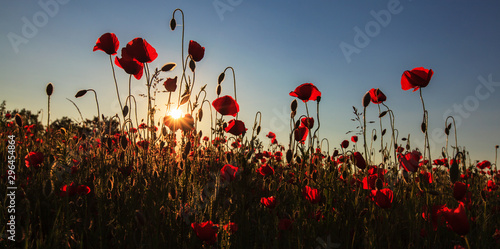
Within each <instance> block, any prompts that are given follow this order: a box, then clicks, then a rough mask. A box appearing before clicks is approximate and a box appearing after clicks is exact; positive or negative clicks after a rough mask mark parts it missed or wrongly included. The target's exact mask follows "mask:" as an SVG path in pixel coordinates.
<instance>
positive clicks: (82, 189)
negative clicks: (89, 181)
mask: <svg viewBox="0 0 500 249" xmlns="http://www.w3.org/2000/svg"><path fill="white" fill-rule="evenodd" d="M60 191H61V192H60V193H59V196H74V195H87V194H88V193H90V188H89V187H88V186H86V185H76V184H75V183H74V182H72V183H71V184H70V185H69V186H68V185H64V186H62V187H61V188H60Z"/></svg>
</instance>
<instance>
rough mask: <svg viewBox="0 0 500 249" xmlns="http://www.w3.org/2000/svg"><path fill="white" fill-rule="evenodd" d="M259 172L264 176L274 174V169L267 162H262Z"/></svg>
mask: <svg viewBox="0 0 500 249" xmlns="http://www.w3.org/2000/svg"><path fill="white" fill-rule="evenodd" d="M257 173H259V174H261V175H263V176H268V175H272V174H274V169H273V168H272V167H271V166H269V165H267V164H262V165H261V166H260V167H259V168H258V169H257Z"/></svg>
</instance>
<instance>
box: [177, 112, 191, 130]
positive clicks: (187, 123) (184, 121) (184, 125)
mask: <svg viewBox="0 0 500 249" xmlns="http://www.w3.org/2000/svg"><path fill="white" fill-rule="evenodd" d="M177 121H178V122H179V124H180V129H181V130H182V131H183V132H188V131H191V130H194V118H193V116H191V114H189V113H187V114H185V115H184V117H182V118H179V119H177Z"/></svg>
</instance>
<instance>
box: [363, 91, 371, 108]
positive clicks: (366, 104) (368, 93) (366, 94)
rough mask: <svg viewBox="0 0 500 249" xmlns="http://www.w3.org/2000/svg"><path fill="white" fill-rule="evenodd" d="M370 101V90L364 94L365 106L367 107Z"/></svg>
mask: <svg viewBox="0 0 500 249" xmlns="http://www.w3.org/2000/svg"><path fill="white" fill-rule="evenodd" d="M370 101H371V97H370V91H368V92H366V93H365V95H364V96H363V107H365V108H366V107H367V106H368V105H369V104H370Z"/></svg>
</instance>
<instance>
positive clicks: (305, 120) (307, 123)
mask: <svg viewBox="0 0 500 249" xmlns="http://www.w3.org/2000/svg"><path fill="white" fill-rule="evenodd" d="M300 124H301V125H303V126H305V127H307V128H308V129H311V128H313V126H314V118H309V117H304V118H302V119H300Z"/></svg>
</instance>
